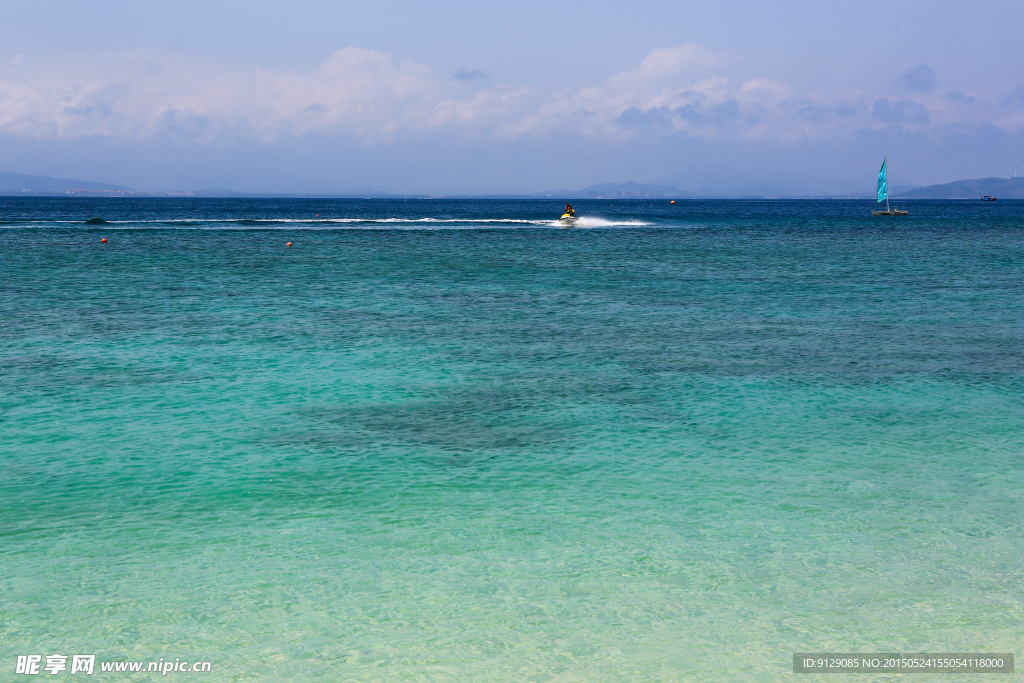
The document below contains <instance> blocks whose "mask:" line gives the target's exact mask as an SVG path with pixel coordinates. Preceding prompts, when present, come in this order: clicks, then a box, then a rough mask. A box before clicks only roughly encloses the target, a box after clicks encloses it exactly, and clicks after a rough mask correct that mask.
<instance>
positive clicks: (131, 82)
mask: <svg viewBox="0 0 1024 683" xmlns="http://www.w3.org/2000/svg"><path fill="white" fill-rule="evenodd" d="M730 62H731V59H730V58H729V57H728V56H726V55H720V54H715V53H713V52H712V51H710V50H709V49H708V48H706V47H704V46H702V45H699V44H689V45H683V46H678V47H672V48H661V49H657V50H654V51H652V52H651V53H650V54H648V55H647V57H646V58H644V59H643V61H642V62H641V63H640V64H639V65H637V66H636V67H635V68H632V69H629V70H626V71H623V72H621V73H619V74H615V75H613V76H611V77H610V78H608V79H607V80H606V81H605V82H603V83H599V84H596V85H592V86H588V87H585V88H582V89H579V90H576V91H569V90H565V91H561V92H556V93H551V94H548V95H542V94H541V93H539V92H537V91H536V90H535V89H533V88H529V87H522V88H509V87H502V86H492V85H489V83H490V81H489V79H484V78H476V79H465V78H461V79H460V78H456V79H451V78H443V77H441V76H439V75H438V74H437V73H436V72H435V71H434V70H433V69H432V68H430V67H429V66H425V65H422V64H416V63H413V62H401V63H396V62H395V60H394V59H392V57H391V56H390V55H387V54H383V53H380V52H375V51H373V50H366V49H361V48H356V47H347V48H345V49H343V50H340V51H338V52H336V53H334V54H333V55H331V56H330V57H329V58H328V59H326V60H325V61H324V62H323V63H322V64H321V65H320V67H319V68H318V69H317V70H315V71H311V72H304V73H303V72H295V71H279V70H270V69H265V68H262V67H256V66H242V65H237V64H230V63H223V62H215V61H211V60H198V59H191V58H187V57H181V56H174V55H163V54H157V53H152V52H136V53H118V54H113V53H104V54H99V55H89V56H71V57H67V58H65V59H62V60H58V61H55V62H50V63H47V64H39V63H35V62H34V61H33V60H30V59H21V58H19V59H16V60H14V61H13V62H12V63H11V64H10V65H8V66H5V67H0V132H3V133H7V134H9V135H16V136H25V137H32V138H44V139H47V138H48V139H54V138H56V139H69V138H82V137H90V136H107V137H111V138H124V139H134V140H146V139H171V140H175V141H179V142H182V143H189V144H207V143H212V142H215V141H217V140H218V139H222V138H224V137H225V136H240V137H245V138H250V139H256V140H260V141H273V140H280V139H284V138H288V137H291V136H297V135H303V134H306V133H314V134H322V135H332V136H349V137H352V138H355V139H358V140H362V141H364V142H366V143H368V144H381V143H390V142H395V141H402V140H412V139H424V138H428V137H431V136H435V135H438V134H446V135H452V136H455V137H456V138H462V139H478V138H490V139H506V140H507V139H514V138H517V137H519V136H524V135H548V134H560V135H565V134H571V135H576V136H580V137H582V138H584V139H601V140H628V139H635V138H641V137H645V136H652V135H654V136H657V135H667V134H681V135H688V136H694V137H700V138H705V139H715V138H728V139H733V140H736V139H739V140H774V141H779V142H797V141H800V140H820V139H829V138H833V137H836V136H848V135H849V134H851V132H852V131H854V130H857V129H861V128H882V127H885V126H888V125H903V126H906V127H908V128H911V129H913V130H916V131H923V132H926V133H927V132H929V131H933V130H939V129H942V128H948V127H950V126H961V127H962V126H975V127H976V126H978V125H985V124H992V125H1001V126H1004V127H1008V128H1020V127H1021V125H1024V122H1022V120H1021V115H1020V111H1019V109H1018V108H1016V107H1015V106H1012V102H1011V103H1010V104H1006V102H1009V100H1007V101H1006V102H1002V103H1000V102H999V101H997V100H995V99H993V98H986V97H984V96H983V95H981V94H979V93H967V94H964V93H957V96H956V97H953V96H951V95H950V94H945V93H942V92H939V91H937V90H936V89H934V88H932V89H918V90H917V91H915V92H912V93H910V94H909V95H908V96H907V97H904V98H902V99H899V100H896V99H891V98H889V97H888V96H887V94H886V93H841V92H828V91H821V92H816V93H802V94H801V93H794V92H793V91H792V89H791V88H790V87H789V86H787V85H786V84H785V83H781V82H779V81H775V80H771V79H767V78H757V79H752V80H747V81H743V82H739V83H734V82H732V81H731V80H730V79H728V78H725V77H724V76H722V75H720V73H716V71H719V72H720V70H721V69H722V68H724V67H725V66H727V65H728V64H729V63H730ZM474 86H476V87H474Z"/></svg>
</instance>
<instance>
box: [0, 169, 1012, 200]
mask: <svg viewBox="0 0 1024 683" xmlns="http://www.w3.org/2000/svg"><path fill="white" fill-rule="evenodd" d="M890 189H893V190H895V189H897V188H890ZM415 194H416V193H413V194H392V193H387V192H377V191H374V190H369V189H365V188H356V189H353V190H350V191H348V192H338V193H316V194H314V193H309V194H296V193H270V192H235V191H233V190H229V189H227V188H223V187H210V188H206V189H203V190H195V191H194V192H186V191H181V190H169V191H166V192H147V191H144V190H134V189H132V188H130V187H123V186H121V185H110V184H108V183H96V182H92V181H88V180H72V179H66V178H51V177H49V176H39V175H23V174H21V173H10V172H5V171H0V195H6V196H12V195H14V196H72V197H403V196H414V195H415ZM982 195H992V196H995V197H998V198H1000V199H1024V178H978V179H975V180H958V181H956V182H954V183H946V184H944V185H929V186H928V187H917V188H914V189H911V190H908V191H905V192H902V193H900V194H898V195H897V194H896V192H893V196H898V197H900V198H901V199H978V198H980V197H981V196H982ZM419 196H423V195H419ZM448 196H452V197H457V196H469V195H448ZM486 196H493V197H498V196H503V197H522V198H542V197H544V198H547V197H552V198H559V199H668V198H673V199H685V198H715V197H723V198H724V197H734V198H787V197H788V198H794V199H800V198H816V197H818V198H825V197H835V198H862V197H873V196H874V194H873V193H872V194H869V193H867V192H864V193H856V194H805V195H800V194H798V193H797V192H796V191H794V190H793V189H792V188H789V187H783V186H776V185H774V184H773V183H770V182H769V183H762V184H760V185H750V186H747V187H743V188H740V189H739V190H736V191H733V192H728V193H720V192H715V191H714V190H713V189H712V188H700V189H698V190H696V191H684V190H680V189H679V188H678V187H676V186H674V185H658V184H653V183H647V184H644V183H635V182H628V183H601V184H599V185H590V186H589V187H585V188H583V189H582V190H565V189H561V190H551V191H549V192H535V193H532V194H519V195H497V194H495V195H486Z"/></svg>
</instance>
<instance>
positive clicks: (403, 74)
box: [0, 0, 1024, 194]
mask: <svg viewBox="0 0 1024 683" xmlns="http://www.w3.org/2000/svg"><path fill="white" fill-rule="evenodd" d="M3 8H4V11H3V17H4V18H3V21H0V170H4V171H14V172H19V173H29V174H40V175H51V176H57V177H71V178H79V179H85V180H92V181H100V182H108V183H114V184H119V185H127V186H130V187H134V188H137V189H144V190H168V189H182V190H196V189H202V188H207V187H215V186H216V187H226V188H230V189H234V190H238V191H250V192H259V191H268V192H298V193H317V192H346V191H350V190H352V189H356V188H365V189H369V190H374V191H379V192H395V193H432V194H442V193H448V194H451V193H518V192H538V191H546V190H554V189H560V188H566V189H578V188H581V187H585V186H587V185H590V184H595V183H605V182H625V181H630V180H632V181H636V182H642V183H660V184H672V185H676V186H678V187H679V188H680V189H682V190H683V191H690V192H702V191H703V192H716V193H732V192H744V191H748V192H757V193H764V194H773V193H776V194H792V193H796V194H818V193H842V192H858V191H863V192H870V191H871V190H872V189H873V186H874V174H875V173H876V172H877V168H878V166H879V165H880V163H881V160H882V158H883V157H887V158H888V160H889V162H888V167H889V173H890V182H891V183H892V184H894V185H897V186H899V185H925V184H931V183H940V182H949V181H953V180H958V179H962V178H975V177H987V176H1001V177H1006V176H1009V175H1012V174H1013V171H1014V167H1015V166H1021V167H1024V2H1021V0H993V1H986V0H979V1H977V2H975V3H963V2H952V1H950V0H930V1H928V2H925V1H918V0H910V1H905V2H900V1H890V2H886V3H882V2H876V1H874V0H860V1H859V2H832V3H822V2H820V0H816V1H814V2H811V1H806V0H796V1H794V2H785V3H778V2H737V1H735V0H719V1H718V2H715V3H708V2H690V1H688V0H673V1H672V2H663V1H651V0H633V1H632V2H628V3H627V2H621V1H619V2H609V1H606V0H596V1H594V0H591V1H588V2H582V1H579V2H577V1H576V0H572V1H568V2H558V1H552V0H547V1H545V2H540V1H535V0H525V1H523V0H521V1H519V2H515V3H481V2H478V1H475V2H468V1H461V0H460V1H455V2H444V1H443V0H442V1H438V0H434V1H432V2H417V1H411V0H407V1H404V2H398V1H395V0H378V1H377V2H374V3H366V2H338V1H333V2H332V1H327V0H305V1H304V0H292V1H290V2H287V3H285V2H266V1H263V0H248V1H247V2H239V1H236V0H220V1H218V2H216V3H209V2H208V1H204V2H196V1H193V0H177V1H176V2H174V3H170V2H156V1H155V0H150V1H146V0H132V1H125V0H92V1H91V2H89V3H82V2H79V1H67V0H4V5H3Z"/></svg>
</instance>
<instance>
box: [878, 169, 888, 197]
mask: <svg viewBox="0 0 1024 683" xmlns="http://www.w3.org/2000/svg"><path fill="white" fill-rule="evenodd" d="M888 201H889V183H888V182H886V180H885V159H882V168H881V170H879V171H878V202H879V203H882V202H888Z"/></svg>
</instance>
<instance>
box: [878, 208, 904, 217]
mask: <svg viewBox="0 0 1024 683" xmlns="http://www.w3.org/2000/svg"><path fill="white" fill-rule="evenodd" d="M871 215H872V216H909V215H910V212H909V211H904V210H902V209H890V210H889V211H872V212H871Z"/></svg>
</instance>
